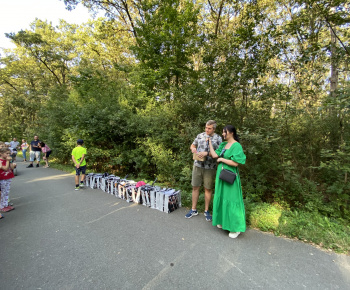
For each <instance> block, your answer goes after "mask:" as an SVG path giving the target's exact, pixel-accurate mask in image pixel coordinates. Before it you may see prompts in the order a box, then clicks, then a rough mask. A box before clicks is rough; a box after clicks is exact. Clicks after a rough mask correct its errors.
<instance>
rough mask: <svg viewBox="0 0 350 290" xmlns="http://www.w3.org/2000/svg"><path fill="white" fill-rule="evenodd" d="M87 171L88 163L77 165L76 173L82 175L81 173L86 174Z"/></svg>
mask: <svg viewBox="0 0 350 290" xmlns="http://www.w3.org/2000/svg"><path fill="white" fill-rule="evenodd" d="M85 171H86V165H84V166H80V167H79V168H76V167H75V175H80V173H81V174H85Z"/></svg>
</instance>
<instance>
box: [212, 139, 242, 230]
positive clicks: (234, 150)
mask: <svg viewBox="0 0 350 290" xmlns="http://www.w3.org/2000/svg"><path fill="white" fill-rule="evenodd" d="M226 144H227V142H222V143H221V144H220V146H219V148H218V149H217V150H215V152H216V154H218V155H219V156H220V154H221V152H222V150H223V149H224V147H225V146H226ZM223 158H225V159H230V160H233V161H235V162H237V163H239V164H245V160H246V156H245V154H244V153H243V149H242V146H241V144H239V143H238V142H235V143H233V144H232V145H231V147H230V148H229V149H227V150H226V151H225V152H224V155H223ZM222 165H224V168H225V169H228V170H231V171H233V172H235V173H237V177H236V180H235V182H234V183H233V184H229V183H227V182H226V181H223V180H221V179H220V178H219V176H220V172H221V170H222ZM216 225H222V228H223V229H224V230H227V231H230V232H245V230H246V222H245V210H244V203H243V195H242V186H241V179H240V177H239V172H238V168H237V167H234V166H229V165H227V164H224V163H219V164H218V169H217V171H216V180H215V195H214V203H213V226H216Z"/></svg>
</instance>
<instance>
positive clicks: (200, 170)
mask: <svg viewBox="0 0 350 290" xmlns="http://www.w3.org/2000/svg"><path fill="white" fill-rule="evenodd" d="M215 129H216V122H215V121H213V120H209V121H208V122H207V123H206V125H205V132H203V133H201V134H199V135H197V137H196V139H195V140H194V141H193V143H192V144H191V147H190V149H191V151H192V153H194V154H195V153H197V157H198V159H202V158H204V159H205V160H204V161H199V160H195V161H194V164H193V171H192V209H191V210H190V211H189V212H188V213H187V214H186V216H185V217H186V218H191V217H193V216H195V215H198V211H197V202H198V198H199V189H200V187H201V186H202V183H203V186H204V206H205V211H204V215H205V219H206V220H207V221H211V220H212V217H211V215H210V213H209V204H210V200H211V193H212V189H213V187H214V181H215V175H216V159H214V158H211V157H210V154H209V150H208V148H209V147H208V141H207V140H208V138H210V139H211V142H212V144H213V147H214V150H216V149H217V148H218V147H219V145H220V144H221V142H222V139H221V137H220V136H219V135H218V134H216V133H215Z"/></svg>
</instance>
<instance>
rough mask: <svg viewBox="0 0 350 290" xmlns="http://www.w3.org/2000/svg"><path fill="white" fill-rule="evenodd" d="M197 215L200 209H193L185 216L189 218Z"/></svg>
mask: <svg viewBox="0 0 350 290" xmlns="http://www.w3.org/2000/svg"><path fill="white" fill-rule="evenodd" d="M195 215H198V211H197V210H193V209H191V210H190V211H189V212H188V213H187V214H186V215H185V218H187V219H189V218H191V217H193V216H195Z"/></svg>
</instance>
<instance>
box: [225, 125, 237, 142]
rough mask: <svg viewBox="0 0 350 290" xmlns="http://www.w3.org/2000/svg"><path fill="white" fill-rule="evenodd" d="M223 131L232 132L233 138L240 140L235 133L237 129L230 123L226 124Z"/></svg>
mask: <svg viewBox="0 0 350 290" xmlns="http://www.w3.org/2000/svg"><path fill="white" fill-rule="evenodd" d="M223 131H224V132H226V133H227V132H230V133H233V139H235V140H236V141H237V142H240V140H239V137H238V135H237V130H236V128H235V127H233V126H232V125H226V126H225V127H224V129H223Z"/></svg>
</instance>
